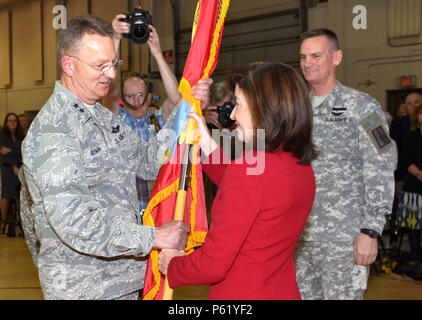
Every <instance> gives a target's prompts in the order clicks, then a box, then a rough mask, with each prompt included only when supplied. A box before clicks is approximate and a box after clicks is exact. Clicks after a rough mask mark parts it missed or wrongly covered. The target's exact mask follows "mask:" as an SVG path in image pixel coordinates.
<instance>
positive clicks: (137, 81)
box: [112, 9, 208, 211]
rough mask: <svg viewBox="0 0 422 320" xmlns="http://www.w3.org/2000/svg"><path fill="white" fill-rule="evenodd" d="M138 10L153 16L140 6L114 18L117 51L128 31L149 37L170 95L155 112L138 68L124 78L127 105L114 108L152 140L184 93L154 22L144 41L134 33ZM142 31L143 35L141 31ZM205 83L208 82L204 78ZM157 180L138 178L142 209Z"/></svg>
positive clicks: (152, 50) (124, 99)
mask: <svg viewBox="0 0 422 320" xmlns="http://www.w3.org/2000/svg"><path fill="white" fill-rule="evenodd" d="M136 12H140V13H142V12H146V13H145V15H146V16H149V13H147V11H142V10H140V9H136V10H135V11H134V12H133V13H131V14H128V15H124V14H118V15H116V17H115V18H114V19H113V22H112V26H113V31H114V45H115V48H116V52H117V51H118V48H119V45H120V41H121V38H122V36H125V37H126V38H127V37H128V35H130V37H131V39H132V40H134V42H135V43H138V44H141V43H143V42H144V41H145V42H146V43H147V44H148V46H149V49H150V51H151V54H152V55H153V57H154V58H155V60H156V61H157V64H158V68H159V72H160V75H161V78H162V80H163V84H164V88H165V90H166V93H167V96H168V98H167V99H166V100H165V101H164V103H163V106H162V108H161V110H158V111H157V112H155V113H154V114H152V113H151V110H150V107H151V103H152V101H153V99H152V93H151V92H150V90H149V88H150V87H149V85H148V84H147V83H146V82H145V80H144V77H143V75H142V74H139V73H136V72H135V73H132V75H131V76H130V77H128V78H127V79H126V80H125V81H124V84H123V87H122V92H121V99H122V102H123V105H122V106H121V107H120V105H118V106H117V107H116V108H114V109H115V111H113V112H114V113H115V114H117V113H118V114H119V117H120V119H121V121H122V122H124V123H126V124H127V125H129V126H130V127H131V128H132V129H133V130H134V131H135V132H136V133H137V134H138V137H139V139H141V140H145V141H148V140H149V139H150V137H152V136H155V135H156V134H157V132H158V130H159V128H157V126H158V127H161V126H162V125H163V123H164V122H166V121H167V118H168V116H169V115H170V113H171V112H172V110H173V109H174V107H175V105H177V103H178V102H179V100H180V98H181V95H180V93H179V92H178V83H177V79H176V76H175V75H174V73H173V72H172V71H171V69H170V67H169V66H168V64H167V62H166V60H165V59H164V56H163V53H162V50H161V45H160V38H159V36H158V33H157V30H156V29H155V28H154V27H153V26H152V25H148V26H143V28H149V32H148V33H145V32H144V33H142V34H147V35H149V37H148V39H147V36H145V37H144V38H143V39H142V41H141V42H140V41H139V39H140V38H136V36H135V38H133V37H132V36H133V28H134V27H133V24H131V23H128V22H127V21H128V20H132V22H133V19H128V18H127V17H128V16H131V17H133V16H136ZM151 19H152V18H151V17H150V16H149V18H148V19H147V20H151ZM138 35H140V33H139V34H138ZM203 83H208V82H207V81H204V82H203ZM200 88H201V86H200ZM203 88H204V89H205V91H204V92H205V95H204V97H205V96H207V95H208V84H205V87H203ZM115 90H117V89H115ZM113 96H114V97H115V102H114V103H117V104H118V102H117V99H116V97H118V95H117V94H114V95H113ZM154 124H155V125H154ZM154 182H155V180H143V179H140V178H137V179H136V186H137V192H138V202H139V209H140V210H141V211H143V210H145V209H146V207H147V205H148V200H149V197H150V195H151V192H152V188H153V187H154Z"/></svg>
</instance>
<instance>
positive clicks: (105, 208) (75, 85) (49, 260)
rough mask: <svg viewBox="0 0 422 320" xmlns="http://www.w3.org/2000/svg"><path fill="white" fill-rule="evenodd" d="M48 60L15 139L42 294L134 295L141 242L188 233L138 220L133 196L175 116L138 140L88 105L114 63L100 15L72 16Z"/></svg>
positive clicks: (164, 242)
mask: <svg viewBox="0 0 422 320" xmlns="http://www.w3.org/2000/svg"><path fill="white" fill-rule="evenodd" d="M58 61H60V66H61V68H62V75H61V81H57V82H56V85H55V88H54V93H53V95H52V96H51V97H50V99H49V100H48V101H47V103H46V104H45V105H44V107H43V108H42V110H41V111H40V112H39V114H38V115H37V117H36V118H35V120H34V121H33V123H32V125H31V128H30V130H29V132H28V135H27V136H26V138H25V140H24V142H23V145H22V156H23V166H22V168H23V170H24V171H23V176H22V175H21V180H24V183H25V187H26V184H27V190H28V194H29V196H30V198H31V199H30V201H29V202H24V203H27V204H28V206H29V205H30V208H29V209H28V208H27V207H28V206H26V207H25V206H24V208H23V209H22V213H23V215H26V217H23V218H22V221H23V223H24V224H28V225H26V226H24V230H25V237H26V239H30V240H29V242H30V243H29V244H28V245H30V246H31V247H32V248H33V249H31V253H33V252H35V254H33V257H34V256H35V257H34V262H36V263H37V266H38V269H39V278H40V283H41V287H42V290H43V293H44V297H45V298H46V299H137V297H138V292H139V290H140V289H141V288H142V287H143V279H144V274H145V269H146V255H148V253H149V252H150V250H151V248H152V247H156V248H178V249H182V248H184V246H185V243H186V239H187V232H188V231H189V228H188V227H187V226H186V225H185V224H184V223H181V222H176V221H170V222H168V223H166V224H164V225H163V226H161V227H159V228H152V227H147V226H143V225H142V223H141V216H140V214H139V207H138V201H137V195H136V186H135V178H136V176H140V177H142V178H144V179H155V178H156V175H157V172H158V169H159V167H160V164H161V161H162V159H163V155H164V152H165V150H166V149H167V147H168V145H169V143H170V142H169V141H168V140H169V139H168V134H167V135H166V131H167V133H168V130H166V128H171V127H172V125H173V122H174V117H175V113H173V114H172V115H171V116H170V117H169V120H168V121H167V126H166V127H165V128H163V130H161V131H160V133H158V134H157V135H156V136H155V137H154V138H153V139H150V140H149V142H145V141H139V138H138V137H137V135H136V134H135V133H134V132H133V131H132V129H131V128H130V127H128V126H126V125H125V124H123V123H122V122H120V120H119V117H118V116H116V115H114V114H113V113H112V112H111V111H109V110H108V109H106V108H105V107H103V106H102V105H101V104H100V103H98V99H100V98H102V97H104V96H105V95H106V94H107V92H108V90H109V85H110V82H111V80H112V79H113V78H114V77H115V76H116V70H117V67H118V65H119V61H118V60H117V55H116V51H115V49H114V45H113V29H112V27H111V24H109V23H107V22H105V21H103V20H101V19H98V18H95V17H89V16H80V17H75V18H73V19H72V20H71V21H70V22H69V24H68V27H67V29H63V30H60V32H59V35H58ZM197 98H198V97H197ZM25 212H26V213H25ZM25 221H26V222H25ZM31 221H33V225H32V226H31V223H32V222H31ZM32 233H35V237H34V236H33V234H32ZM37 241H39V243H40V248H39V253H38V254H37V247H36V246H37V244H36V242H37Z"/></svg>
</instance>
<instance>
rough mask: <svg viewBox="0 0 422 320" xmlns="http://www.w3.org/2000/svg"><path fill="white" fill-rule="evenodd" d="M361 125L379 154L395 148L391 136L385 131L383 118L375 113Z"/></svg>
mask: <svg viewBox="0 0 422 320" xmlns="http://www.w3.org/2000/svg"><path fill="white" fill-rule="evenodd" d="M360 125H361V126H362V127H363V128H364V129H365V131H366V133H367V134H368V136H369V137H370V139H371V141H372V143H373V144H374V146H375V148H376V149H377V150H378V152H379V153H384V152H386V151H388V150H389V149H390V148H391V147H392V146H393V143H392V142H391V138H390V136H389V134H388V133H387V132H386V131H385V129H384V126H383V121H382V118H381V116H380V115H379V114H378V113H376V112H375V111H374V112H372V113H371V114H370V115H369V116H368V117H366V118H365V119H363V120H362V121H361V123H360Z"/></svg>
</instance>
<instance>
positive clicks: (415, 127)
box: [396, 104, 422, 263]
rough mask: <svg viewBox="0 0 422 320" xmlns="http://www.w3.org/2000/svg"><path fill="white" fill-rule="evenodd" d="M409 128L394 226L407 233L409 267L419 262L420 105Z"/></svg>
mask: <svg viewBox="0 0 422 320" xmlns="http://www.w3.org/2000/svg"><path fill="white" fill-rule="evenodd" d="M411 122H412V127H411V129H412V130H411V131H410V133H409V137H408V141H407V144H406V146H405V150H404V153H403V154H404V160H403V163H404V166H405V167H406V168H407V174H406V175H405V178H404V185H403V192H402V193H401V196H400V200H399V205H398V210H397V216H396V225H397V226H399V227H402V228H406V229H408V232H409V233H408V234H409V244H410V258H409V261H410V263H416V262H417V261H418V260H420V259H421V257H422V255H421V251H422V250H421V247H420V242H421V230H422V104H420V105H419V106H417V107H416V109H415V110H414V112H413V114H412V117H411Z"/></svg>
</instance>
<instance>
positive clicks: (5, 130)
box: [1, 112, 24, 141]
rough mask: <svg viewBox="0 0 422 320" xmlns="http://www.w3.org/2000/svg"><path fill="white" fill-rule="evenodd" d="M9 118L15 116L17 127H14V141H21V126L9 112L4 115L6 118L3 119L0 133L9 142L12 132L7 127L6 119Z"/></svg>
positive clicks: (22, 135)
mask: <svg viewBox="0 0 422 320" xmlns="http://www.w3.org/2000/svg"><path fill="white" fill-rule="evenodd" d="M10 116H15V117H16V121H17V127H16V131H15V138H16V140H19V141H22V140H23V138H24V133H23V130H22V127H21V125H20V124H19V118H18V116H17V115H16V114H15V113H13V112H9V113H8V114H6V117H5V118H4V123H3V128H2V129H1V132H2V133H4V134H5V135H6V136H7V137H8V138H9V139H10V140H12V132H11V131H10V130H9V127H8V126H7V119H8V118H9V117H10Z"/></svg>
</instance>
